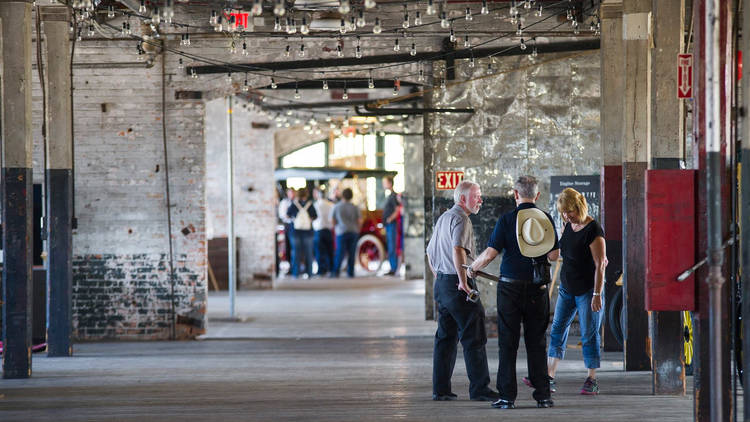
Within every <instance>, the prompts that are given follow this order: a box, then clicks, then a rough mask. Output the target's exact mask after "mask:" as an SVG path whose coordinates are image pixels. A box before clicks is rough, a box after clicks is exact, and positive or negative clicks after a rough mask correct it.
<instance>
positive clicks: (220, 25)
mask: <svg viewBox="0 0 750 422" xmlns="http://www.w3.org/2000/svg"><path fill="white" fill-rule="evenodd" d="M223 30H224V24H223V23H222V19H221V16H219V17H218V18H217V19H216V26H214V31H216V32H221V31H223Z"/></svg>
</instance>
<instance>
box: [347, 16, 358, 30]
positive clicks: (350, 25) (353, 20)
mask: <svg viewBox="0 0 750 422" xmlns="http://www.w3.org/2000/svg"><path fill="white" fill-rule="evenodd" d="M346 30H347V31H356V30H357V18H355V17H354V15H351V16H349V23H347V25H346Z"/></svg>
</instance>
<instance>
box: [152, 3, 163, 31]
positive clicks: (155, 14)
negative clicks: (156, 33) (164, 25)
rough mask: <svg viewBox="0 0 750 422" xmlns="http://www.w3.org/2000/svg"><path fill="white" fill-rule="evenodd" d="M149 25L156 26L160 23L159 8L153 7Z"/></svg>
mask: <svg viewBox="0 0 750 422" xmlns="http://www.w3.org/2000/svg"><path fill="white" fill-rule="evenodd" d="M151 23H153V24H154V25H157V26H158V25H159V24H160V23H161V14H160V13H159V8H158V7H156V6H154V10H153V11H152V12H151Z"/></svg>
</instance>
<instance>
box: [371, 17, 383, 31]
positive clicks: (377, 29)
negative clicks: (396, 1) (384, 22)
mask: <svg viewBox="0 0 750 422" xmlns="http://www.w3.org/2000/svg"><path fill="white" fill-rule="evenodd" d="M381 32H383V28H381V27H380V18H377V17H376V18H375V25H374V26H373V27H372V33H373V34H379V33H381Z"/></svg>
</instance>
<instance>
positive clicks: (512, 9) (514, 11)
mask: <svg viewBox="0 0 750 422" xmlns="http://www.w3.org/2000/svg"><path fill="white" fill-rule="evenodd" d="M508 14H509V15H510V17H511V18H512V17H514V16H516V15H517V14H518V8H516V2H515V1H511V2H510V8H508Z"/></svg>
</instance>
